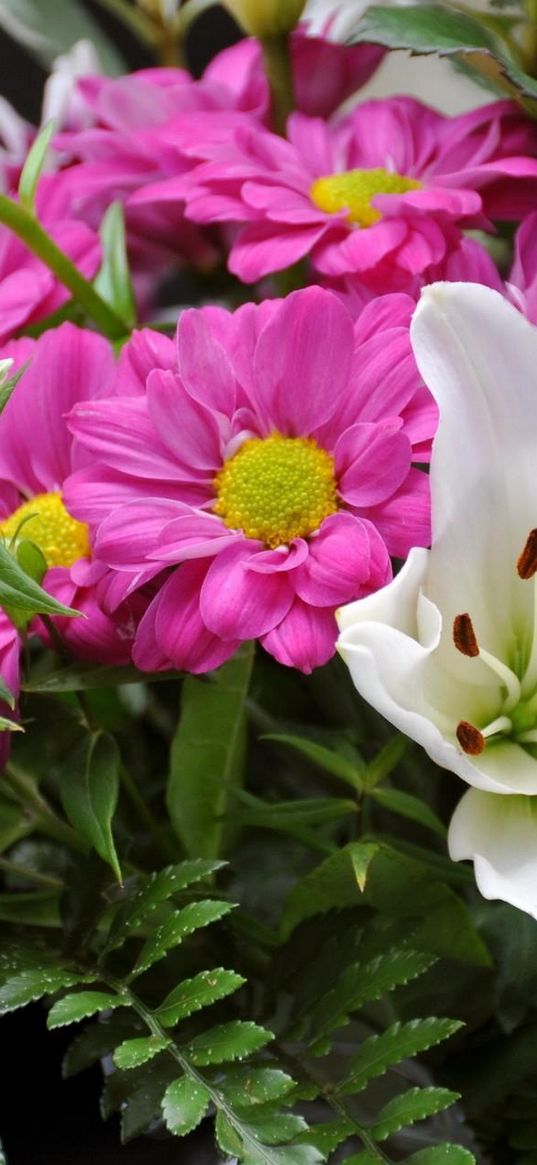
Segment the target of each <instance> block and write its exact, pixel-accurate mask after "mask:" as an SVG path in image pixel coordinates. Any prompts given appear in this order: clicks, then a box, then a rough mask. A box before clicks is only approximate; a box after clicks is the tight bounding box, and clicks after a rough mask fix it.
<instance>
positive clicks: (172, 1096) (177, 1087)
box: [162, 1076, 211, 1137]
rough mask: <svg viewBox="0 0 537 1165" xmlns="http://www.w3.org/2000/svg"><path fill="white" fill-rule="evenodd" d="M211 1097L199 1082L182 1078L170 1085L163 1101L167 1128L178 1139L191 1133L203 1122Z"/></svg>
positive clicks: (163, 1112) (186, 1077)
mask: <svg viewBox="0 0 537 1165" xmlns="http://www.w3.org/2000/svg"><path fill="white" fill-rule="evenodd" d="M210 1099H211V1098H210V1095H209V1093H208V1091H207V1089H206V1088H204V1087H203V1084H201V1082H200V1081H198V1080H191V1079H190V1077H188V1076H182V1077H181V1079H180V1080H174V1081H173V1084H169V1085H168V1087H167V1089H166V1092H165V1093H164V1098H163V1101H162V1115H163V1117H164V1121H165V1124H166V1128H167V1129H169V1131H170V1133H173V1134H174V1136H176V1137H184V1136H185V1134H186V1133H191V1132H192V1129H195V1128H197V1126H198V1125H199V1123H200V1121H202V1120H203V1118H204V1116H205V1114H206V1112H207V1108H208V1106H209V1101H210Z"/></svg>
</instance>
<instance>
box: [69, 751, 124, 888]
mask: <svg viewBox="0 0 537 1165" xmlns="http://www.w3.org/2000/svg"><path fill="white" fill-rule="evenodd" d="M120 763H121V760H120V755H119V749H118V746H117V744H116V742H115V740H114V738H113V737H112V736H110V735H109V734H108V733H105V732H96V733H93V735H91V736H86V737H84V739H83V740H82V742H81V743H79V744H77V745H76V747H75V748H74V749H73V750H72V752H71V753H70V754H69V755H68V757H67V759H66V761H65V763H64V765H63V766H62V769H61V772H60V796H61V799H62V804H63V807H64V809H65V812H66V814H67V816H68V818H69V820H70V822H71V824H72V825H73V826H74V828H75V829H76V830H78V831H79V833H81V834H82V837H84V839H85V840H86V841H87V842H89V844H90V845H91V846H92V847H93V849H94V850H95V851H96V853H98V855H99V857H100V858H102V860H103V861H104V862H107V863H108V865H109V866H111V867H112V869H113V871H114V874H115V876H116V878H117V880H118V882H120V881H121V870H120V867H119V861H118V857H117V853H116V848H115V845H114V839H113V836H112V825H111V822H112V817H113V815H114V811H115V808H116V804H117V798H118V790H119V766H120Z"/></svg>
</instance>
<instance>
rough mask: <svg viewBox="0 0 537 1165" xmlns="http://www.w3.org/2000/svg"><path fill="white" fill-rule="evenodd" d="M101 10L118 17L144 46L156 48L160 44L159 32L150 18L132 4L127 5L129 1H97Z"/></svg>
mask: <svg viewBox="0 0 537 1165" xmlns="http://www.w3.org/2000/svg"><path fill="white" fill-rule="evenodd" d="M97 3H98V4H100V6H101V8H104V9H105V11H106V12H110V13H111V14H112V16H117V18H118V20H121V21H122V23H123V24H124V25H125V26H126V28H128V29H130V31H131V32H133V33H134V35H135V36H137V37H138V40H140V41H141V42H142V44H146V45H148V46H149V47H150V48H154V47H155V45H156V44H157V42H158V32H157V30H156V28H155V26H154V24H153V21H152V20H151V18H150V17H149V16H146V15H145V13H144V12H141V11H140V9H139V8H133V6H132V4H129V3H127V0H97Z"/></svg>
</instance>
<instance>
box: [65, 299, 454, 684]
mask: <svg viewBox="0 0 537 1165" xmlns="http://www.w3.org/2000/svg"><path fill="white" fill-rule="evenodd" d="M412 308H413V304H412V301H410V300H408V299H407V298H406V297H402V296H396V297H387V298H386V299H384V300H381V299H379V300H377V301H375V303H373V304H371V305H369V306H368V307H367V308H366V309H365V310H364V312H363V313H362V315H361V317H360V319H359V320H358V322H357V323H356V324H355V325H354V326H353V323H352V321H351V318H350V316H349V314H348V312H347V311H346V309H345V307H344V306H343V304H342V303H341V302H340V301H339V299H338V298H337V297H336V296H334V295H333V294H332V293H330V292H328V291H324V290H322V289H321V288H318V287H314V288H308V289H306V290H303V291H298V292H296V293H294V294H293V295H291V296H289V298H288V299H286V300H283V301H268V302H265V303H263V304H261V305H260V306H254V305H253V304H248V305H246V306H244V307H242V308H239V310H238V311H237V312H235V314H233V315H232V314H229V313H228V312H226V311H224V310H223V309H220V308H203V309H201V310H192V311H188V312H185V313H184V314H183V316H182V317H181V320H180V322H179V328H178V347H177V355H174V353H173V347H172V344H171V342H170V341H169V342H168V345H169V346H168V347H167V348H166V344H165V342H163V338H162V337H158V338H153V337H152V334H151V333H143V332H142V333H140V334H139V336H138V337H135V338H134V340H133V341H132V342H131V346H130V353H129V352H128V351H127V349H126V350H125V353H124V357H123V366H122V369H121V385H120V388H119V391H121V392H124V391H125V388H126V386H127V382H128V377H129V372H130V373H131V375H132V389H131V392H132V395H131V396H130V397H129V396H125V395H121V396H118V397H117V399H116V400H114V399H112V398H109V399H107V400H101V401H98V400H94V401H87V402H85V403H84V404H81V405H78V406H77V407H76V408H75V409H74V412H73V414H72V417H71V422H70V423H71V428H72V431H73V433H74V435H75V436H76V438H77V440H79V441H80V442H81V443H83V444H84V446H85V447H86V449H87V451H88V453H89V454H91V455H92V456H93V457H94V458H97V459H98V461H97V462H96V463H95V462H93V463H92V464H90V465H88V467H87V468H86V469H83V470H82V471H81V472H80V473H78V474H75V475H74V476H73V477H72V478H71V479H70V481H69V482H67V483H66V486H65V496H66V498H67V501H68V505H69V509H70V510H71V512H72V513H74V514H75V515H76V516H77V517H78V518H79V519H83V520H84V521H86V522H89V523H91V524H92V525H93V526H95V527H97V529H96V533H95V548H96V553H97V554H98V556H99V558H100V559H102V560H104V561H106V562H107V563H108V564H109V565H110V566H111V567H113V568H114V569H115V570H117V571H118V572H119V571H124V572H125V577H126V580H127V582H128V580H129V579H130V580H131V581H130V582H128V585H129V586H131V587H132V586H137V585H139V584H140V582H141V581H146V580H147V579H148V578H149V577H151V576H153V578H156V576H157V574H158V572H160V577H159V579H158V584H159V585H158V591H157V594H156V596H155V598H154V599H153V601H152V602H151V604H150V606H149V608H148V610H147V613H146V615H145V617H144V618H143V619H142V622H141V624H140V627H139V630H138V633H137V636H136V642H135V646H134V652H133V658H134V660H135V662H136V663H137V664H138V666H140V667H141V668H144V669H154V668H165V667H170V666H176V667H183V668H186V669H187V670H190V671H194V672H201V671H205V670H207V669H209V668H213V667H216V666H217V665H218V664H220V663H222V662H223V661H224V660H225V659H227V658H228V657H229V656H230V655H231V654H232V653H233V652H234V651H235V649H236V647H237V645H238V643H239V642H240V641H242V640H247V639H253V638H259V639H260V640H261V642H262V643H263V645H264V647H265V648H266V649H267V651H269V652H270V653H271V654H272V655H274V656H275V657H276V658H277V659H278V660H280V661H281V662H282V663H284V664H288V665H291V666H293V667H297V668H300V669H301V670H302V671H305V672H309V671H311V669H312V668H313V667H316V666H318V665H319V664H322V663H324V662H325V661H326V660H327V659H329V657H330V656H331V655H332V654H333V651H334V643H335V620H334V610H335V608H336V607H337V606H338V605H339V604H341V603H342V602H345V601H346V599H347V598H348V597H349V596H351V595H354V596H356V595H364V594H368V593H370V592H371V591H374V590H376V589H377V588H378V587H380V586H383V585H384V584H385V583H386V582H387V581H388V579H389V578H390V575H391V568H390V559H389V555H390V554H394V555H400V556H405V555H406V554H407V553H408V550H409V549H410V547H411V546H413V545H427V544H428V541H429V499H428V479H427V476H426V474H424V473H422V472H421V471H420V470H419V469H417V468H415V467H413V464H412V463H413V461H423V460H426V459H427V456H428V452H429V448H430V441H431V437H432V434H433V432H434V429H435V425H436V410H435V407H434V405H433V402H432V400H431V398H430V396H429V394H428V393H427V392H426V390H425V389H424V387H423V385H422V384H421V382H420V380H419V377H418V375H417V372H416V368H415V365H414V361H413V358H412V354H411V351H410V347H409V342H408V321H409V317H410V314H411V311H412ZM152 353H153V361H154V359H155V356H156V357H157V359H158V360H159V364H160V367H156V368H155V367H154V363H153V370H152V371H150V372H149V375H148V376H147V379H146V383H145V385H143V384H142V381H143V379H144V374H143V370H144V367H145V368H146V369H148V368H149V367H150V366H151V358H152V357H151V354H152ZM162 357H163V359H162ZM107 513H108V516H104V515H106V514H107ZM163 571H166V573H164V574H162V572H163Z"/></svg>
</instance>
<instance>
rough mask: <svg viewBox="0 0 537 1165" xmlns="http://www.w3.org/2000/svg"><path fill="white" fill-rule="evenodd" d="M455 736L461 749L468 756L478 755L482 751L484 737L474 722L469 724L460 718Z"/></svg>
mask: <svg viewBox="0 0 537 1165" xmlns="http://www.w3.org/2000/svg"><path fill="white" fill-rule="evenodd" d="M456 736H457V740H458V742H459V744H460V746H461V748H462V751H463V752H465V753H467V754H468V756H479V755H480V754H481V753H482V752H483V750H484V748H485V737H484V736H483V733H482V732H480V731H479V728H476V727H475V725H474V724H469V723H468V721H467V720H460V721H459V723H458V724H457V731H456Z"/></svg>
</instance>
